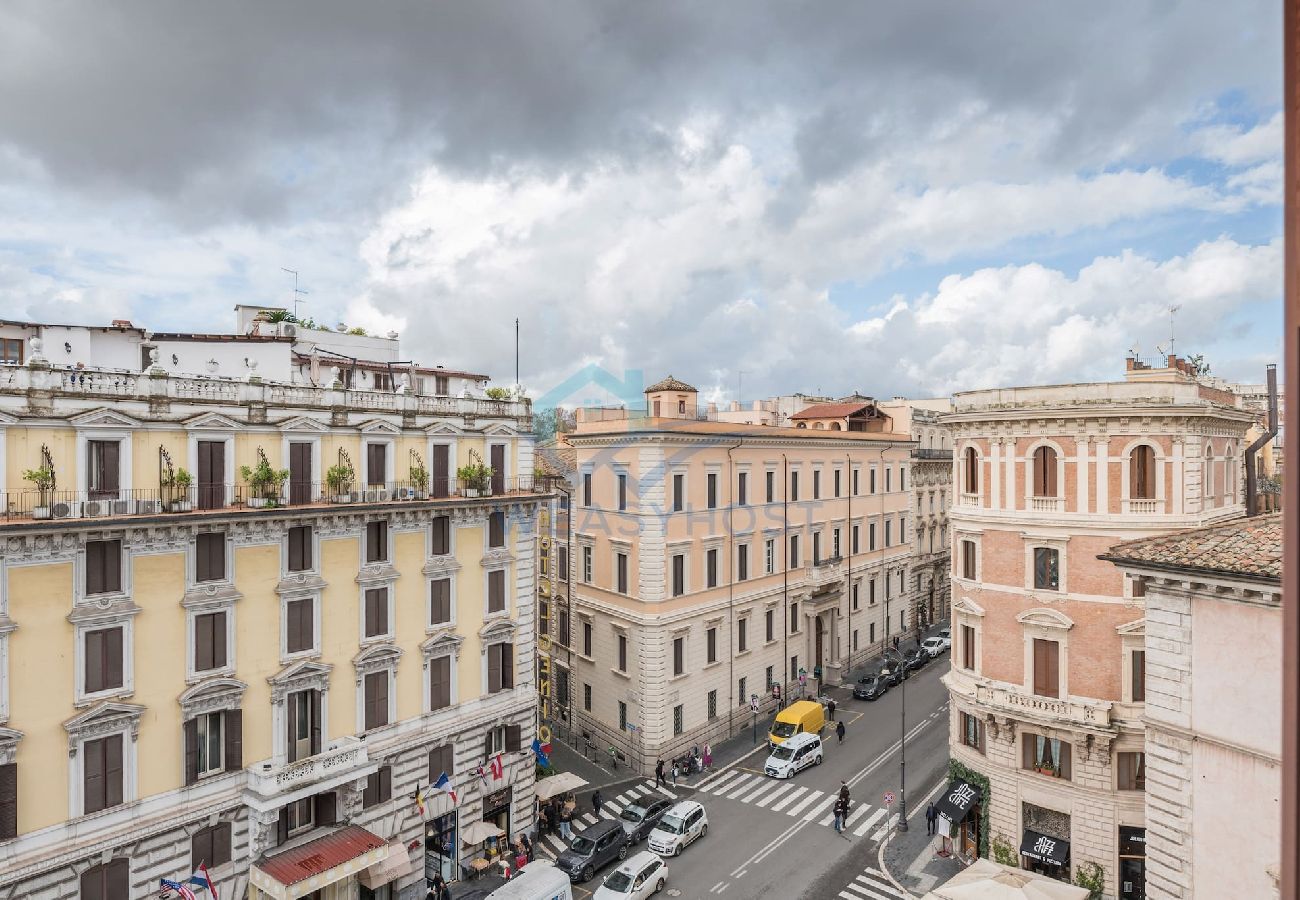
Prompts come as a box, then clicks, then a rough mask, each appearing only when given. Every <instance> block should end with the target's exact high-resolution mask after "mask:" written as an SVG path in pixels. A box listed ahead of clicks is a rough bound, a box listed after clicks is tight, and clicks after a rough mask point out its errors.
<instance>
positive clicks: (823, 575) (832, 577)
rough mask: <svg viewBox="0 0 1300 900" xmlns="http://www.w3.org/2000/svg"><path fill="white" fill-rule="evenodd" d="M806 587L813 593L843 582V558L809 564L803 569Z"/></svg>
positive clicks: (831, 558)
mask: <svg viewBox="0 0 1300 900" xmlns="http://www.w3.org/2000/svg"><path fill="white" fill-rule="evenodd" d="M804 572H805V576H804V577H805V579H806V580H807V583H808V586H809V587H811V588H812V589H813V590H814V591H816V590H818V589H819V588H824V587H826V586H827V585H831V584H836V583H838V582H840V581H843V580H844V558H843V557H840V556H832V557H828V558H826V559H821V560H817V561H815V562H810V563H808V565H807V566H806V567H805V569H804Z"/></svg>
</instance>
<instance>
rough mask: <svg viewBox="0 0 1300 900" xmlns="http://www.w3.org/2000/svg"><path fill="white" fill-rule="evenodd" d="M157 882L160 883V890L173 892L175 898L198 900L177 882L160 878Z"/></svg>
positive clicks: (191, 892) (190, 891)
mask: <svg viewBox="0 0 1300 900" xmlns="http://www.w3.org/2000/svg"><path fill="white" fill-rule="evenodd" d="M159 881H161V882H162V886H161V890H164V891H168V890H170V891H175V892H176V896H177V897H179V898H180V900H198V898H197V897H195V896H194V892H193V891H192V890H190V889H189V888H187V887H186V886H185V885H184V884H182V883H181V882H179V881H171V880H169V879H167V878H161V879H159Z"/></svg>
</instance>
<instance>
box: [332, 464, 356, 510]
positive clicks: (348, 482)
mask: <svg viewBox="0 0 1300 900" xmlns="http://www.w3.org/2000/svg"><path fill="white" fill-rule="evenodd" d="M355 478H356V473H355V472H353V471H352V467H351V466H347V465H343V464H342V463H340V464H339V465H336V466H330V467H329V469H328V470H327V471H326V472H325V485H326V487H328V488H329V492H330V498H331V499H332V500H333V502H335V503H351V502H352V482H353V480H354V479H355Z"/></svg>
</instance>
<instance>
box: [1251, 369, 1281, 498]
mask: <svg viewBox="0 0 1300 900" xmlns="http://www.w3.org/2000/svg"><path fill="white" fill-rule="evenodd" d="M1267 372H1268V374H1267V378H1268V431H1267V432H1266V433H1264V434H1262V435H1260V436H1259V437H1257V438H1256V439H1255V441H1254V443H1252V444H1251V445H1250V446H1249V447H1247V448H1246V515H1248V516H1254V515H1258V514H1259V511H1258V510H1257V509H1256V505H1257V500H1258V498H1257V497H1256V493H1257V491H1258V487H1257V475H1256V473H1255V454H1256V453H1258V452H1259V451H1260V450H1261V449H1262V448H1263V446H1264V445H1265V444H1267V443H1268V442H1269V441H1271V440H1273V438H1275V437H1277V366H1276V365H1275V364H1273V363H1269V366H1268V370H1267Z"/></svg>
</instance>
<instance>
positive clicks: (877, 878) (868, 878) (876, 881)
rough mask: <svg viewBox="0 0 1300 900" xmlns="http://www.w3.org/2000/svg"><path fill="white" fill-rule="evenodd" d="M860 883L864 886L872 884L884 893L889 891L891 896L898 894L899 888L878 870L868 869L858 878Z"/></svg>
mask: <svg viewBox="0 0 1300 900" xmlns="http://www.w3.org/2000/svg"><path fill="white" fill-rule="evenodd" d="M858 881H861V882H862V883H863V884H870V885H872V886H874V887H878V888H880V889H881V890H882V891H888V892H889V893H891V894H894V893H898V888H896V887H894V885H893V882H891V881H890V880H889V879H888V878H886V877H885V874H884V873H883V872H880V871H878V870H876V869H870V868H869V869H866V870H864V871H863V873H862V874H861V875H859V876H858Z"/></svg>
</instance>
